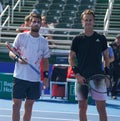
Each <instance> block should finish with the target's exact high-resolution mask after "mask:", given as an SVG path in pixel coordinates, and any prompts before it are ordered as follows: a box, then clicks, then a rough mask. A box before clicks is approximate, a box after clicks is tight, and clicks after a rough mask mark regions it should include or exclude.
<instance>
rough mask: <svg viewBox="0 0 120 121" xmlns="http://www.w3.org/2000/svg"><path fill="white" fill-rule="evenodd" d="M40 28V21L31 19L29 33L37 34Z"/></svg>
mask: <svg viewBox="0 0 120 121" xmlns="http://www.w3.org/2000/svg"><path fill="white" fill-rule="evenodd" d="M40 26H41V20H40V19H39V18H33V19H32V21H31V31H32V32H39V29H40Z"/></svg>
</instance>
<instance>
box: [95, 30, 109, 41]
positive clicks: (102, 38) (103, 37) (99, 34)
mask: <svg viewBox="0 0 120 121" xmlns="http://www.w3.org/2000/svg"><path fill="white" fill-rule="evenodd" d="M95 36H96V37H98V38H99V39H100V40H107V39H106V37H105V35H103V34H101V33H98V32H95Z"/></svg>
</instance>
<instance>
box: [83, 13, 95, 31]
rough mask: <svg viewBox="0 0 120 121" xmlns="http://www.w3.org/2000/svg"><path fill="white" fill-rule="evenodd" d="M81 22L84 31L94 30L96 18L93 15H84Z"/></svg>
mask: <svg viewBox="0 0 120 121" xmlns="http://www.w3.org/2000/svg"><path fill="white" fill-rule="evenodd" d="M81 22H82V26H83V28H84V29H93V26H94V17H93V15H92V14H90V15H89V14H87V15H83V18H82V20H81Z"/></svg>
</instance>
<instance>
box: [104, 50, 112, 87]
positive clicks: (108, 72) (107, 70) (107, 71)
mask: <svg viewBox="0 0 120 121" xmlns="http://www.w3.org/2000/svg"><path fill="white" fill-rule="evenodd" d="M103 59H104V71H105V74H106V75H108V76H109V77H110V76H111V70H110V68H109V65H110V60H109V55H108V49H106V50H104V52H103ZM106 86H107V87H109V86H110V80H108V79H106Z"/></svg>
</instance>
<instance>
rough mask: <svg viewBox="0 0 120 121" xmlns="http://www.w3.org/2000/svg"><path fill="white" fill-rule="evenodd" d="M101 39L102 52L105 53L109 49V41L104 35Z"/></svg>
mask: <svg viewBox="0 0 120 121" xmlns="http://www.w3.org/2000/svg"><path fill="white" fill-rule="evenodd" d="M100 38H101V39H100V40H101V41H102V51H104V50H106V49H107V48H108V46H107V39H106V37H105V36H104V35H101V36H100Z"/></svg>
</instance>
